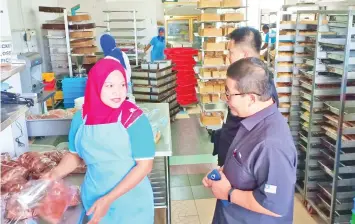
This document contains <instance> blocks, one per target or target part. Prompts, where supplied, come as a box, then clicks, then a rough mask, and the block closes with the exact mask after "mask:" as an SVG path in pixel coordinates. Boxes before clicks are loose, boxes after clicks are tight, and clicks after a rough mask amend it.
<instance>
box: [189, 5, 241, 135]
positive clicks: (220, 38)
mask: <svg viewBox="0 0 355 224" xmlns="http://www.w3.org/2000/svg"><path fill="white" fill-rule="evenodd" d="M221 3H222V1H221ZM247 8H248V0H245V1H244V3H243V5H242V6H239V7H223V6H221V7H209V8H198V9H200V10H201V15H203V14H205V13H208V12H213V13H216V14H218V15H220V16H222V15H224V14H226V13H240V12H241V11H242V12H244V19H241V20H237V21H230V20H228V21H222V20H223V19H220V21H205V20H204V21H197V22H196V23H197V24H200V29H205V28H207V27H211V26H212V27H214V28H217V29H219V28H221V29H222V28H224V31H223V35H216V36H213V35H203V36H202V35H200V33H198V34H197V33H195V35H196V36H199V37H200V38H201V49H200V53H199V55H200V56H199V60H198V65H197V66H196V67H195V72H196V74H197V76H198V78H199V82H200V83H203V84H206V83H213V82H221V81H223V80H225V79H226V75H225V74H224V75H218V76H217V77H215V76H214V75H212V76H211V77H206V76H205V75H203V74H201V69H213V70H214V72H216V73H218V72H219V71H222V72H223V71H225V72H224V73H226V70H227V68H228V66H229V65H228V63H227V60H226V55H227V54H228V51H227V49H226V48H225V47H224V48H223V49H219V50H207V49H205V48H204V45H205V43H210V40H211V39H215V41H214V42H213V43H224V44H225V46H226V44H227V35H228V34H229V29H228V28H232V29H235V28H238V27H241V26H246V25H247V18H248V17H247V14H248V12H247V11H248V10H247ZM232 26H233V27H232ZM217 52H218V53H217ZM210 54H214V57H215V58H218V59H221V58H223V63H214V64H207V63H205V59H206V58H207V57H206V56H207V55H210ZM196 70H198V71H196ZM211 74H212V71H211ZM197 94H198V95H199V104H200V107H201V113H207V114H213V113H216V112H218V113H222V114H224V116H222V117H224V118H226V117H227V105H226V103H225V102H223V100H222V99H223V98H224V97H223V95H225V93H224V88H223V89H222V90H221V91H219V92H216V91H212V92H209V93H201V92H199V91H198V89H197ZM207 95H208V96H209V97H210V98H213V96H212V95H215V96H217V95H218V98H219V100H211V102H208V103H203V102H202V100H201V98H202V97H203V96H207ZM222 117H221V122H220V124H219V125H209V126H205V125H203V124H202V122H201V121H200V124H201V126H205V127H206V128H207V129H210V130H216V129H219V128H221V127H222V124H223V121H224V120H225V119H224V120H223V119H222Z"/></svg>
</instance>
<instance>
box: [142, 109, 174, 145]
mask: <svg viewBox="0 0 355 224" xmlns="http://www.w3.org/2000/svg"><path fill="white" fill-rule="evenodd" d="M142 110H143V112H144V114H145V115H146V116H147V117H148V120H149V122H150V125H151V126H152V131H153V135H154V138H155V142H158V141H159V139H160V135H161V130H162V129H163V128H165V127H166V125H167V124H168V119H167V118H165V117H162V116H161V114H160V110H159V109H154V110H148V109H146V108H142Z"/></svg>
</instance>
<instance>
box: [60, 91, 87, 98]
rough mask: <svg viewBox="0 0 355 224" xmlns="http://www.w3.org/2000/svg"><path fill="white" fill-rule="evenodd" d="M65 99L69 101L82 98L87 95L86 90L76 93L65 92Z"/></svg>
mask: <svg viewBox="0 0 355 224" xmlns="http://www.w3.org/2000/svg"><path fill="white" fill-rule="evenodd" d="M63 95H64V99H69V98H74V99H77V98H79V97H82V96H84V95H85V92H84V90H83V91H76V92H69V91H66V90H64V91H63Z"/></svg>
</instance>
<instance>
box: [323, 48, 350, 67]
mask: <svg viewBox="0 0 355 224" xmlns="http://www.w3.org/2000/svg"><path fill="white" fill-rule="evenodd" d="M327 57H328V58H330V59H333V60H338V61H344V52H337V53H335V52H333V53H328V54H327ZM348 62H349V65H354V64H355V52H354V51H350V57H349V58H348Z"/></svg>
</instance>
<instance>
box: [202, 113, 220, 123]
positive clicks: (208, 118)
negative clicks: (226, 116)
mask: <svg viewBox="0 0 355 224" xmlns="http://www.w3.org/2000/svg"><path fill="white" fill-rule="evenodd" d="M200 120H201V123H202V124H203V125H205V126H213V125H220V124H221V123H222V117H221V116H220V115H219V116H212V115H208V114H205V113H201V116H200Z"/></svg>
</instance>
